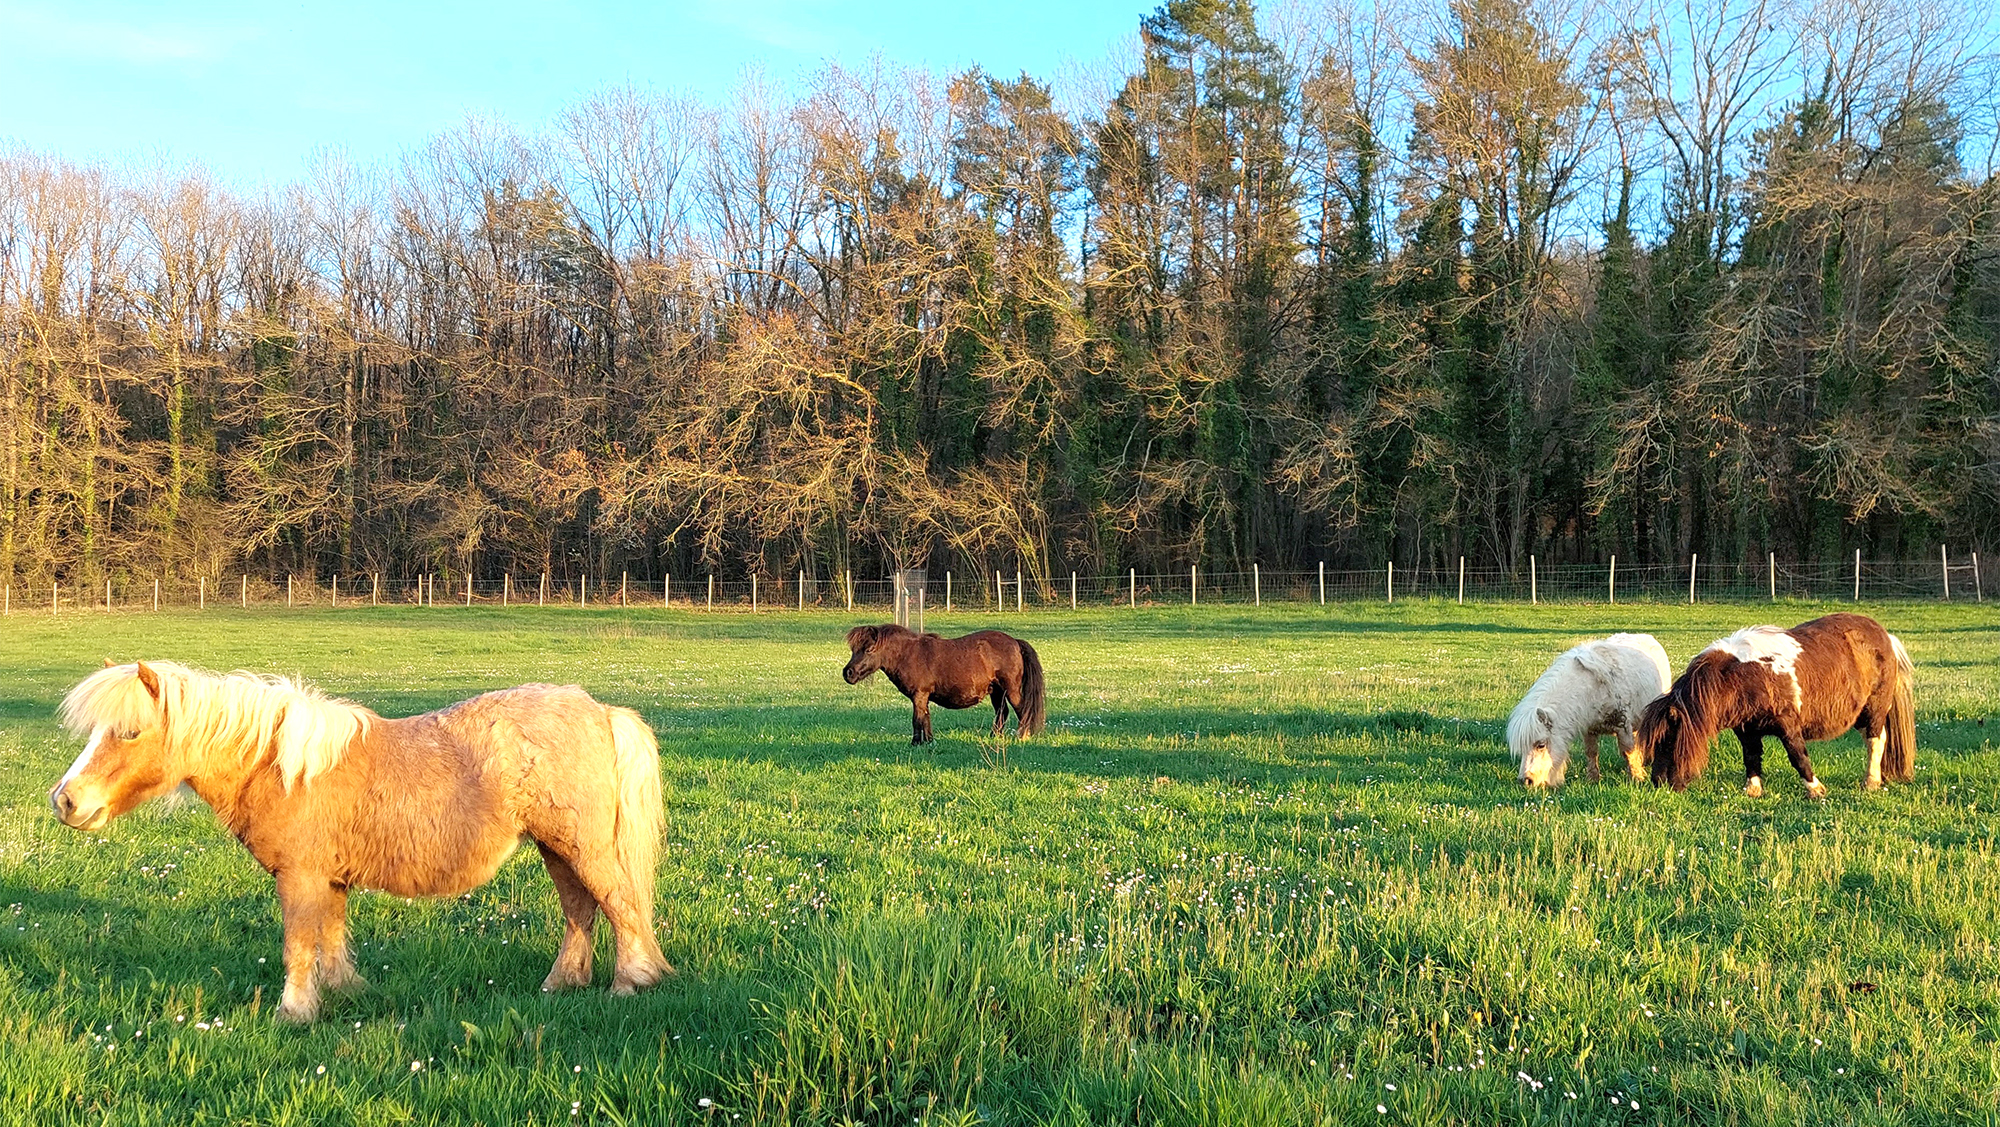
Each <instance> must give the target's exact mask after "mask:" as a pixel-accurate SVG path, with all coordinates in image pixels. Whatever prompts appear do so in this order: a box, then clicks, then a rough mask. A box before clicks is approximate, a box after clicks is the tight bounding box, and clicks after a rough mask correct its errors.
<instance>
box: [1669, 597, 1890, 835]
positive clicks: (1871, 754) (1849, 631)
mask: <svg viewBox="0 0 2000 1127" xmlns="http://www.w3.org/2000/svg"><path fill="white" fill-rule="evenodd" d="M1913 672H1914V671H1913V669H1912V667H1911V665H1910V655H1909V653H1908V652H1906V651H1905V650H1904V649H1903V643H1902V642H1900V641H1898V640H1897V639H1896V638H1895V637H1894V636H1893V635H1891V634H1890V633H1889V632H1888V631H1886V630H1884V629H1882V624H1881V623H1879V622H1876V621H1875V620H1874V619H1872V618H1869V617H1867V616H1866V615H1860V614H1829V615H1827V616H1826V617H1825V618H1815V619H1813V620H1812V621H1811V622H1807V623H1802V624H1800V625H1798V626H1794V627H1792V628H1791V629H1790V630H1780V629H1779V628H1777V627H1776V626H1749V627H1745V628H1744V629H1742V630H1738V631H1737V632H1736V633H1734V634H1731V635H1730V636H1729V637H1727V638H1723V639H1721V640H1719V641H1717V642H1716V643H1715V644H1714V645H1711V646H1709V647H1708V648H1707V649H1705V650H1703V651H1701V653H1700V654H1698V655H1696V657H1695V659H1694V660H1693V661H1692V662H1689V663H1688V668H1687V672H1686V673H1683V674H1681V676H1680V679H1679V680H1677V681H1675V682H1674V685H1673V688H1671V689H1669V690H1668V691H1667V695H1666V696H1664V697H1661V698H1660V699H1659V700H1656V701H1654V702H1653V703H1652V705H1651V706H1650V707H1648V708H1647V709H1646V714H1645V715H1644V716H1642V717H1640V718H1639V743H1640V745H1641V746H1643V747H1644V748H1646V749H1647V750H1649V751H1650V752H1651V753H1652V756H1653V785H1654V786H1660V785H1662V784H1664V785H1666V786H1670V787H1672V788H1674V789H1675V790H1686V789H1687V785H1688V783H1689V782H1691V781H1693V780H1694V779H1696V778H1698V777H1700V775H1701V773H1702V772H1703V771H1705V770H1707V769H1708V743H1709V741H1710V740H1711V739H1713V738H1715V734H1716V733H1717V732H1719V731H1721V730H1722V729H1724V728H1733V729H1735V731H1736V739H1737V742H1738V743H1741V744H1742V745H1743V774H1744V777H1745V782H1744V785H1743V793H1744V794H1747V795H1749V796H1750V797H1752V798H1760V797H1762V796H1763V794H1764V737H1765V736H1776V737H1778V739H1779V741H1780V742H1782V743H1783V744H1784V745H1785V753H1786V754H1787V755H1789V756H1791V760H1792V766H1793V767H1794V768H1796V769H1797V770H1798V772H1799V778H1801V779H1804V780H1805V784H1806V791H1807V792H1808V793H1809V794H1811V795H1812V796H1813V797H1814V798H1824V797H1826V785H1825V784H1824V783H1821V782H1820V781H1819V777H1818V776H1817V775H1816V774H1814V773H1813V765H1812V760H1811V759H1810V758H1808V757H1807V755H1806V742H1807V741H1808V740H1830V739H1832V738H1834V737H1835V736H1838V735H1840V734H1841V733H1842V732H1845V731H1847V730H1848V729H1849V728H1854V729H1858V730H1859V731H1860V732H1861V734H1862V735H1863V736H1865V737H1867V740H1868V778H1867V780H1866V781H1865V782H1864V783H1863V784H1862V785H1863V786H1864V787H1865V788H1866V789H1868V790H1880V789H1882V781H1883V780H1884V779H1890V780H1894V781H1895V782H1899V783H1906V782H1909V781H1910V778H1911V776H1912V775H1913V774H1914V773H1915V771H1916V755H1917V726H1916V707H1915V703H1914V698H1913V697H1912V695H1911V687H1910V682H1911V678H1912V676H1913Z"/></svg>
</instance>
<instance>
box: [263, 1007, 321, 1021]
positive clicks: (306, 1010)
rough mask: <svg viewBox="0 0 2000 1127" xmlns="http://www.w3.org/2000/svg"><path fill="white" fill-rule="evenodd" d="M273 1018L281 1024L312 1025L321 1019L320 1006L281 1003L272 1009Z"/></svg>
mask: <svg viewBox="0 0 2000 1127" xmlns="http://www.w3.org/2000/svg"><path fill="white" fill-rule="evenodd" d="M271 1020H272V1021H275V1022H277V1023H278V1024H279V1025H311V1024H312V1023H313V1022H315V1021H318V1020H319V1007H318V1006H288V1005H282V1004H281V1005H279V1007H278V1008H277V1009H275V1010H273V1011H271Z"/></svg>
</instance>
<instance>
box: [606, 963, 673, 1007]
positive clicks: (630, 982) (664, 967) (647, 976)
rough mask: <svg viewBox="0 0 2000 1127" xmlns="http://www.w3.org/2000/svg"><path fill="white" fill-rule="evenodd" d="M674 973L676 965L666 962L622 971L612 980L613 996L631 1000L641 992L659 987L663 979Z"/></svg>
mask: <svg viewBox="0 0 2000 1127" xmlns="http://www.w3.org/2000/svg"><path fill="white" fill-rule="evenodd" d="M673 973H675V972H674V964H672V963H669V962H666V961H665V960H662V961H660V962H659V963H657V964H654V965H649V966H643V967H637V968H634V969H630V970H626V969H621V970H619V972H618V974H617V975H616V977H614V978H612V980H611V996H612V997H614V998H629V997H631V996H632V995H634V994H637V993H638V992H639V991H641V990H646V989H650V988H651V987H654V986H657V985H659V982H660V980H661V979H663V978H665V977H667V976H668V975H670V974H673Z"/></svg>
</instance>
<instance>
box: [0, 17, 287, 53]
mask: <svg viewBox="0 0 2000 1127" xmlns="http://www.w3.org/2000/svg"><path fill="white" fill-rule="evenodd" d="M261 34H262V33H261V30H260V29H257V28H252V27H245V26H241V25H215V24H208V25H197V24H191V23H189V22H187V21H186V20H178V19H173V18H171V17H165V18H163V17H162V16H157V15H156V16H148V17H145V18H139V17H116V16H111V15H107V14H92V13H82V12H77V11H76V10H75V9H74V8H73V7H71V6H68V5H56V4H4V3H0V40H5V41H7V42H9V43H11V44H13V49H14V50H15V51H17V52H24V51H25V52H32V53H34V54H37V55H40V56H42V57H43V58H44V59H48V58H51V57H53V58H56V59H61V60H65V61H71V62H77V63H92V62H95V63H118V64H125V65H137V66H179V65H185V64H188V63H212V62H217V61H220V60H221V59H223V58H226V57H227V56H228V55H229V54H230V53H232V52H233V51H235V50H236V49H237V48H238V47H241V46H242V45H243V44H245V43H248V42H250V41H252V40H255V39H257V38H259V37H260V36H261Z"/></svg>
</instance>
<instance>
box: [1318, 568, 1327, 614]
mask: <svg viewBox="0 0 2000 1127" xmlns="http://www.w3.org/2000/svg"><path fill="white" fill-rule="evenodd" d="M1319 605H1320V606H1325V605H1326V561H1325V560H1321V561H1319Z"/></svg>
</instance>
